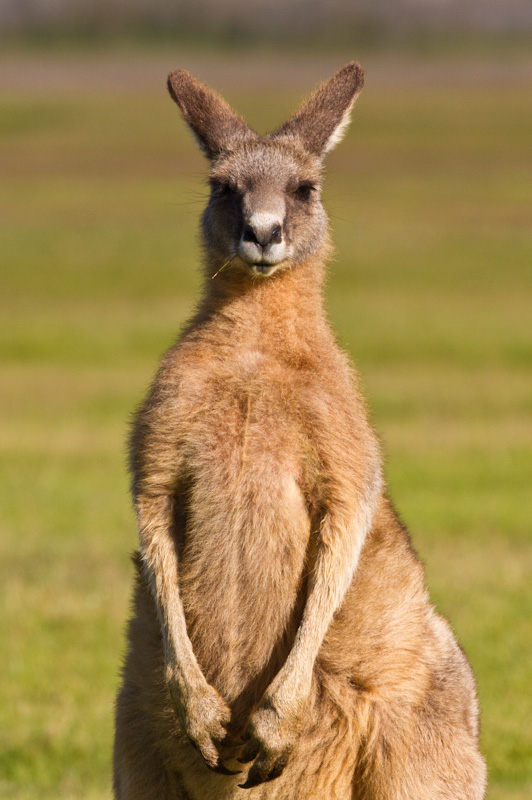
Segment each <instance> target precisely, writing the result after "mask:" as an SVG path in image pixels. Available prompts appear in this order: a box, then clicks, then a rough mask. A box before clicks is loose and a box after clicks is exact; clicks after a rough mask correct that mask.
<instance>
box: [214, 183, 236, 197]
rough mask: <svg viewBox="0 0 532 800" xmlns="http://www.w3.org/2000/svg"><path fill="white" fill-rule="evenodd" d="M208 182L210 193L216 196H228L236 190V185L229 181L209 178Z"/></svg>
mask: <svg viewBox="0 0 532 800" xmlns="http://www.w3.org/2000/svg"><path fill="white" fill-rule="evenodd" d="M210 184H211V190H212V193H213V195H215V196H216V197H229V196H230V195H233V194H236V192H237V188H236V186H235V185H234V184H233V183H230V182H229V181H217V180H211V181H210Z"/></svg>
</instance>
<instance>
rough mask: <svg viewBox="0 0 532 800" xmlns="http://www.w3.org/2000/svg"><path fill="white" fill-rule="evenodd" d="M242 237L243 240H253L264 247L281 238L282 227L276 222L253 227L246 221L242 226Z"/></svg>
mask: <svg viewBox="0 0 532 800" xmlns="http://www.w3.org/2000/svg"><path fill="white" fill-rule="evenodd" d="M242 239H243V241H244V242H254V244H258V245H259V246H260V247H266V245H268V244H279V243H280V242H281V241H282V239H283V229H282V228H281V226H280V225H279V224H278V223H276V224H275V225H269V226H268V227H267V228H258V227H253V225H250V224H249V223H248V224H247V225H246V226H245V227H244V233H243V234H242Z"/></svg>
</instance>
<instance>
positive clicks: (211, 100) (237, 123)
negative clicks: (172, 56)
mask: <svg viewBox="0 0 532 800" xmlns="http://www.w3.org/2000/svg"><path fill="white" fill-rule="evenodd" d="M168 90H169V92H170V95H171V96H172V98H173V99H174V100H175V101H176V103H177V105H178V106H179V108H180V109H181V113H182V114H183V117H184V118H185V121H186V122H187V123H188V124H189V126H190V128H191V129H192V132H193V133H194V135H195V137H196V139H197V141H198V144H199V146H200V147H201V149H202V150H203V151H204V153H205V154H206V155H207V157H208V158H211V159H215V158H217V157H218V156H219V155H220V154H221V153H224V152H230V151H231V150H234V149H235V148H236V147H238V145H240V144H243V143H244V142H245V141H246V140H249V139H253V138H254V137H255V136H256V134H254V133H253V131H252V130H251V129H250V128H249V127H248V125H247V124H246V123H245V122H244V120H243V119H241V118H240V117H239V116H238V115H237V114H235V112H234V111H233V110H232V109H231V107H230V106H229V105H228V104H227V103H226V102H225V100H222V98H221V97H218V95H217V94H215V93H214V92H213V91H212V90H211V89H209V88H208V87H207V86H205V85H204V84H203V83H201V82H200V81H198V80H197V79H196V78H194V76H193V75H191V74H190V73H189V72H187V71H186V70H184V69H179V70H175V71H174V72H171V73H170V75H169V76H168Z"/></svg>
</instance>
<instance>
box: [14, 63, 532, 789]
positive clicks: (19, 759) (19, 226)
mask: <svg viewBox="0 0 532 800" xmlns="http://www.w3.org/2000/svg"><path fill="white" fill-rule="evenodd" d="M174 61H175V59H169V61H168V66H175V65H176V64H177V62H176V64H174ZM249 66H250V68H253V64H252V63H250V64H249ZM425 66H426V65H424V64H423V63H421V64H419V65H418V69H417V71H416V72H415V73H414V72H413V73H412V74H413V75H415V77H416V80H415V81H414V85H413V87H412V88H409V87H408V82H407V81H404V82H403V81H400V82H398V84H397V85H393V82H392V83H391V84H387V83H386V81H384V82H381V83H380V84H379V82H378V81H377V83H376V85H375V86H373V88H372V87H371V83H369V86H368V88H367V89H366V91H365V93H364V95H363V96H362V98H361V100H360V101H359V105H358V106H357V108H356V111H355V114H354V124H353V127H352V130H351V132H350V134H349V136H348V138H347V140H346V141H345V142H344V143H343V144H342V146H341V147H340V148H339V149H338V150H337V151H335V152H334V153H333V154H332V155H331V157H330V159H329V178H328V184H327V190H326V194H325V200H326V204H327V206H328V209H329V210H330V212H331V218H332V223H333V228H334V235H335V242H336V245H337V248H338V256H337V261H336V263H335V264H334V265H333V268H332V270H331V279H330V283H329V286H328V293H327V296H328V306H329V310H330V316H331V319H332V321H333V324H334V326H335V329H336V330H337V331H338V334H339V339H340V341H341V343H342V344H343V345H344V346H345V347H346V348H347V349H348V350H349V351H350V352H351V353H352V355H353V357H354V359H355V361H356V362H357V364H358V365H359V367H360V369H361V371H362V374H363V380H364V384H365V386H366V391H367V395H368V397H369V401H370V404H371V407H372V409H373V412H374V422H375V424H376V426H377V429H378V430H379V432H380V433H381V435H382V438H383V441H384V447H385V451H386V454H387V462H388V463H387V475H388V479H389V484H390V491H391V495H392V497H393V498H394V500H395V503H396V505H397V506H398V508H399V511H400V513H401V515H402V517H403V518H404V520H405V522H406V523H407V524H408V526H409V527H410V529H411V531H412V535H413V539H414V543H415V545H416V547H417V548H418V550H419V551H420V553H421V554H422V557H423V559H424V561H425V563H426V566H427V580H428V584H429V586H430V589H431V593H432V596H433V598H434V600H435V602H436V603H437V605H438V607H439V608H440V609H441V610H442V612H444V613H445V614H447V615H448V616H449V617H450V619H451V621H452V623H453V626H454V628H455V630H456V632H457V634H458V636H459V639H460V641H461V643H462V644H463V646H464V648H465V650H466V652H467V653H468V655H469V657H470V659H471V661H472V664H473V667H474V669H475V672H476V675H477V678H478V684H479V693H480V699H481V704H482V710H483V733H482V746H483V750H484V752H485V754H486V757H487V759H488V763H489V768H490V780H491V788H490V794H489V797H490V800H503V798H504V800H525V798H528V797H530V796H531V795H532V725H531V723H530V718H531V716H530V711H531V709H530V675H531V668H532V633H531V629H530V619H531V618H532V588H531V587H532V581H531V574H532V543H531V539H530V527H531V525H530V520H531V518H532V493H531V491H530V486H531V485H532V415H531V412H532V381H531V372H530V368H531V363H532V313H531V301H532V229H531V226H530V220H531V218H532V190H531V186H532V159H531V153H530V142H531V141H532V107H531V105H530V102H529V101H530V91H531V88H532V87H531V82H530V81H528V80H524V81H523V80H521V81H519V80H517V81H515V83H514V84H513V85H512V84H510V85H508V84H506V85H502V86H497V85H494V83H493V82H492V81H486V82H484V81H482V80H472V79H471V80H468V79H467V76H466V78H465V79H464V80H461V81H457V80H455V81H452V82H451V84H450V85H449V86H447V85H446V82H445V80H439V81H435V83H434V84H431V83H430V81H426V82H425V85H424V84H423V81H421V82H420V80H419V76H420V75H422V74H423V69H424V68H425ZM528 67H530V65H528ZM239 69H240V74H241V75H242V76H245V74H246V69H247V67H246V64H241V65H240V66H239ZM312 69H313V70H314V72H315V71H316V65H315V64H314V66H313V67H312ZM301 70H302V67H301V64H300V65H299V74H301ZM309 71H312V70H309ZM103 72H105V70H104V71H103ZM313 74H314V73H313ZM528 74H529V75H530V74H531V73H530V69H529V70H528ZM322 76H323V77H326V76H327V72H326V71H323V73H322ZM285 78H286V76H285ZM161 80H162V81H164V75H163V74H161ZM213 80H214V78H213ZM312 80H314V78H313V79H312ZM240 83H242V81H240ZM311 83H312V81H311ZM30 84H31V85H30V86H29V88H28V87H27V88H26V89H25V90H24V91H22V92H17V93H15V92H14V91H13V92H10V91H9V90H8V91H7V92H5V93H4V95H3V97H2V100H1V104H0V137H1V138H0V145H1V150H0V169H1V171H2V174H3V180H2V183H1V184H0V214H1V219H2V224H1V228H0V252H1V253H2V268H1V271H2V289H1V292H0V348H1V352H2V384H1V394H0V451H1V456H2V458H1V462H0V487H1V490H0V491H1V493H2V516H1V522H0V529H1V538H0V585H1V587H2V590H1V595H0V597H1V602H2V610H1V614H0V633H1V641H2V647H1V653H2V666H1V672H2V681H1V683H0V795H2V796H6V797H10V798H12V800H23V799H25V798H28V799H30V798H37V797H38V798H39V800H56V799H57V798H58V797H61V798H89V799H90V800H92V799H93V798H94V800H96V799H98V800H99V799H100V798H104V797H108V796H109V794H110V788H109V784H110V779H109V775H110V752H111V740H112V704H113V696H114V692H115V689H116V686H117V674H118V670H119V664H120V654H121V651H122V627H123V622H124V619H125V616H126V613H127V608H128V596H129V584H130V577H131V569H130V564H129V560H128V553H129V551H131V550H132V548H133V547H134V545H135V527H134V521H133V516H132V513H131V511H130V503H129V499H128V486H127V476H126V470H125V440H126V433H127V425H128V419H129V415H130V413H131V411H132V410H133V409H134V407H135V405H136V404H137V403H138V402H139V400H140V399H141V397H142V394H143V392H144V390H145V388H146V386H147V383H148V381H149V379H150V377H151V375H152V373H153V370H154V367H155V364H156V360H157V357H158V355H159V354H160V353H161V352H162V350H163V349H164V348H165V347H166V346H167V345H168V344H169V343H170V341H171V340H172V338H173V336H174V335H175V333H176V331H177V330H178V328H179V326H180V325H181V324H182V322H183V321H184V320H185V318H186V317H187V315H188V314H189V313H190V311H191V309H192V306H193V303H194V297H195V294H196V290H197V275H196V271H195V263H196V262H197V259H198V247H197V242H196V224H197V218H198V215H199V212H200V210H201V207H202V203H203V199H204V184H203V182H202V176H203V171H204V168H203V163H202V160H201V157H200V155H199V154H198V153H197V152H196V151H195V148H194V145H193V144H192V141H191V139H190V137H189V135H188V133H187V132H186V131H185V128H184V125H182V123H181V122H180V121H179V119H178V115H177V112H176V110H175V108H174V107H173V106H172V104H171V103H170V101H169V100H168V99H167V98H166V96H165V94H164V92H163V91H160V90H159V84H160V82H159V83H158V84H154V88H153V89H151V90H150V89H149V87H147V86H143V87H142V88H141V89H138V88H137V87H136V86H135V85H134V84H133V85H129V86H124V87H119V86H117V85H116V84H113V85H112V86H107V87H106V86H105V85H102V86H101V88H100V89H98V86H97V85H93V86H92V88H90V89H87V90H86V91H79V90H78V89H77V88H76V87H75V86H70V88H68V86H67V87H66V88H63V89H61V88H60V87H57V86H56V87H55V88H53V87H52V88H50V87H48V88H45V89H44V90H43V87H42V85H41V82H40V76H39V74H36V75H35V80H34V81H33V82H30ZM244 84H245V80H244ZM262 85H263V86H268V85H269V86H270V88H269V89H268V90H265V91H264V92H261V93H257V92H255V91H253V87H252V86H251V85H249V84H248V85H247V86H244V89H242V88H241V89H238V86H237V85H236V84H235V85H233V86H231V85H230V83H228V82H226V87H225V88H227V89H228V90H229V92H228V93H229V96H230V99H231V100H232V101H233V102H234V103H235V104H236V105H237V106H238V108H239V110H241V111H242V112H243V113H245V114H246V115H247V116H248V118H249V119H250V121H251V122H252V123H254V124H255V125H256V126H257V127H258V128H259V129H262V130H264V129H265V128H267V127H268V125H270V126H272V125H274V124H275V123H276V122H279V121H280V119H281V117H282V114H283V113H284V112H285V111H287V110H289V109H290V108H291V106H292V105H293V103H294V102H295V101H296V100H297V98H298V96H299V92H298V91H296V88H295V87H293V89H291V88H290V87H286V81H285V82H284V85H285V87H286V88H285V89H284V90H283V91H282V92H279V89H278V86H277V84H276V82H273V81H271V82H270V83H269V81H268V73H266V74H265V76H264V77H263V84H262ZM307 88H310V85H308V82H307ZM274 90H275V91H274Z"/></svg>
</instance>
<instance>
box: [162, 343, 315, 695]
mask: <svg viewBox="0 0 532 800" xmlns="http://www.w3.org/2000/svg"><path fill="white" fill-rule="evenodd" d="M287 373H288V374H287ZM289 373H290V368H289V367H287V366H286V365H283V364H282V363H279V362H277V361H276V360H275V359H272V358H271V357H268V356H266V355H265V354H264V353H262V352H261V351H260V350H243V351H242V352H239V351H238V350H236V352H235V354H234V357H233V358H232V359H230V360H228V361H227V362H226V363H224V364H223V365H220V364H218V365H214V366H213V368H212V369H211V370H206V369H205V368H204V365H202V362H201V359H200V360H199V361H198V366H197V369H195V370H194V369H192V370H191V369H190V363H189V364H188V368H187V379H186V381H184V382H183V383H182V384H181V386H180V392H179V399H178V410H179V416H180V417H181V418H182V424H181V425H179V426H178V430H179V434H178V435H179V439H180V442H179V446H180V449H181V451H182V453H183V458H184V464H183V472H184V474H185V475H186V476H187V478H186V484H187V485H186V486H185V487H183V491H182V493H181V502H182V503H183V504H184V505H185V506H186V509H185V514H184V515H183V516H182V517H181V525H182V530H181V531H180V532H179V534H178V535H179V536H180V538H181V569H180V586H181V593H182V597H183V605H184V609H185V614H186V618H187V626H188V630H189V635H190V638H191V640H192V643H193V647H194V651H195V653H196V656H197V658H198V660H199V661H200V663H201V665H202V668H203V670H204V671H205V673H206V675H207V677H208V680H210V681H211V682H212V683H213V684H214V685H215V686H216V687H217V688H218V689H219V690H220V691H221V692H222V693H223V695H224V697H226V699H228V700H230V699H231V697H232V696H234V695H236V694H238V693H239V691H240V690H241V688H242V683H247V682H248V681H250V680H252V679H253V678H254V677H256V676H257V675H258V673H259V672H260V671H261V670H263V669H264V666H265V664H268V662H269V661H270V659H271V658H272V657H275V652H276V651H277V650H278V651H279V657H281V658H282V656H283V655H284V656H285V655H286V653H285V652H284V651H285V650H286V648H287V647H288V648H289V646H290V641H291V637H292V635H293V633H292V629H293V632H295V629H296V627H297V621H298V618H299V616H298V615H299V613H300V604H301V601H302V600H303V599H304V597H303V594H304V591H305V574H306V571H307V569H308V555H309V547H310V538H311V528H312V502H311V493H310V491H309V485H310V483H311V482H312V476H311V472H312V464H313V456H312V441H311V439H312V437H311V434H310V432H309V430H308V427H307V425H306V418H305V414H304V410H303V408H302V407H301V403H300V400H299V399H298V385H297V384H298V381H299V380H300V378H299V379H296V376H291V375H290V374H289ZM290 378H292V380H290ZM235 475H237V476H238V479H237V480H235ZM271 598H275V599H276V602H275V603H273V602H271ZM244 632H245V633H244ZM250 632H251V635H250ZM281 651H283V652H281ZM220 656H221V657H220ZM214 664H216V667H214V666H213V665H214Z"/></svg>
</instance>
